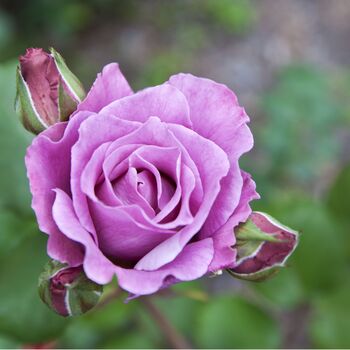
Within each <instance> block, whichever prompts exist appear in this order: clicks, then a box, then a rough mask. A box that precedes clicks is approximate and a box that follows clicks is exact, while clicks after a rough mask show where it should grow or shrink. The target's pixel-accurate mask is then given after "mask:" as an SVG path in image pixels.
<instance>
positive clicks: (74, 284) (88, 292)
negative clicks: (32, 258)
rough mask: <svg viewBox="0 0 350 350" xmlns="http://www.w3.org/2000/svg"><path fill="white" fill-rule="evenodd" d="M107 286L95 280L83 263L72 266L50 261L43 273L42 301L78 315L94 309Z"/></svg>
mask: <svg viewBox="0 0 350 350" xmlns="http://www.w3.org/2000/svg"><path fill="white" fill-rule="evenodd" d="M102 292H103V286H101V285H99V284H97V283H95V282H93V281H91V280H90V279H88V278H87V276H86V275H85V273H84V270H83V268H82V266H78V267H68V266H67V265H65V264H62V263H60V262H58V261H55V260H51V261H49V262H48V263H47V264H46V266H45V268H44V271H43V272H42V273H41V275H40V276H39V295H40V298H41V299H42V301H43V302H44V303H45V304H46V305H47V306H48V307H49V308H50V309H52V310H53V311H55V312H56V313H58V314H59V315H61V316H64V317H67V316H78V315H82V314H84V313H86V312H87V311H89V310H90V309H92V308H93V307H94V306H95V305H96V304H97V303H98V301H99V299H100V296H101V295H102Z"/></svg>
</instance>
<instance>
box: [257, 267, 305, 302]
mask: <svg viewBox="0 0 350 350" xmlns="http://www.w3.org/2000/svg"><path fill="white" fill-rule="evenodd" d="M251 287H252V288H255V290H256V291H258V292H260V293H261V294H262V295H264V296H265V297H266V298H268V299H269V300H270V301H271V302H273V303H274V304H275V305H278V306H281V307H283V308H292V307H294V306H296V305H298V304H299V303H301V302H302V301H303V300H304V299H305V293H304V291H303V287H302V285H301V283H300V280H299V278H298V275H297V273H296V271H295V269H293V268H286V269H283V270H281V271H280V272H279V273H278V274H277V275H276V276H275V277H274V278H271V279H270V280H267V281H265V282H264V283H256V284H252V285H251Z"/></svg>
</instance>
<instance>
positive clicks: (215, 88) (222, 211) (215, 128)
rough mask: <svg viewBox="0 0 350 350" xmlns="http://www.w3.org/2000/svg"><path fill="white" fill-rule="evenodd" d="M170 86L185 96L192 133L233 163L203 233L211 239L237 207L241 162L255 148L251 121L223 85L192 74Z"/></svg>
mask: <svg viewBox="0 0 350 350" xmlns="http://www.w3.org/2000/svg"><path fill="white" fill-rule="evenodd" d="M169 83H170V84H172V85H174V86H176V87H177V88H178V89H179V90H180V91H182V92H183V93H184V95H185V96H186V98H187V101H188V104H189V106H190V116H191V120H192V123H193V129H194V130H195V131H196V132H198V133H199V134H200V135H202V136H204V137H205V138H208V139H210V140H212V141H214V142H215V143H216V144H217V145H219V146H220V147H221V148H222V149H223V150H225V151H226V152H227V154H228V156H229V159H230V163H231V167H230V172H229V174H228V175H227V176H226V177H225V178H224V179H223V180H222V183H221V184H222V190H221V191H220V193H219V195H218V198H217V199H216V201H215V203H214V205H213V209H212V210H211V212H210V214H209V217H208V219H207V220H206V222H205V224H204V227H203V228H202V230H201V231H202V234H203V237H209V236H210V235H211V234H212V233H213V232H215V231H216V230H217V229H218V228H220V227H221V226H222V225H223V224H224V223H225V222H226V221H227V220H228V219H229V217H230V216H231V215H232V213H233V211H234V209H235V208H236V206H237V204H238V201H239V195H240V193H241V189H242V184H243V181H242V178H241V174H240V168H239V165H238V159H239V157H240V156H241V155H242V154H243V153H245V152H247V151H249V150H250V149H251V148H252V147H253V137H252V134H251V132H250V130H249V128H248V127H247V125H246V123H247V122H248V121H249V118H248V116H247V115H246V113H245V111H244V109H243V108H241V107H240V106H239V105H238V101H237V97H236V96H235V94H234V93H233V92H232V91H231V90H230V89H229V88H228V87H227V86H225V85H223V84H218V83H216V82H214V81H212V80H209V79H204V78H198V77H195V76H193V75H191V74H178V75H174V76H172V77H171V78H170V79H169Z"/></svg>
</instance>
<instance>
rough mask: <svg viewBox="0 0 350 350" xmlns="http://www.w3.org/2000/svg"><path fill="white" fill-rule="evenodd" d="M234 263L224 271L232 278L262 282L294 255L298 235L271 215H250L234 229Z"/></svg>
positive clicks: (260, 213)
mask: <svg viewBox="0 0 350 350" xmlns="http://www.w3.org/2000/svg"><path fill="white" fill-rule="evenodd" d="M235 236H236V244H235V246H234V247H233V248H234V249H236V250H237V261H236V263H235V266H234V267H233V268H231V269H228V270H227V271H228V272H229V273H230V274H231V275H233V276H234V277H237V278H240V279H244V280H249V281H264V280H266V279H267V278H269V277H272V276H273V275H275V274H276V273H277V272H278V271H279V270H280V269H281V268H282V267H284V266H285V264H286V262H287V260H288V258H289V257H290V256H291V254H292V253H293V252H294V250H295V248H296V246H297V244H298V240H299V234H298V232H297V231H295V230H292V229H291V228H289V227H287V226H285V225H282V224H281V223H280V222H278V221H277V220H275V219H274V218H272V217H271V216H270V215H268V214H266V213H262V212H253V213H252V214H251V216H250V217H249V219H248V220H247V221H246V222H245V223H243V224H241V225H239V226H238V227H237V228H236V229H235Z"/></svg>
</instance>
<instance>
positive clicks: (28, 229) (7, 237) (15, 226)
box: [0, 208, 38, 257]
mask: <svg viewBox="0 0 350 350" xmlns="http://www.w3.org/2000/svg"><path fill="white" fill-rule="evenodd" d="M0 209H1V210H0V227H1V233H0V257H2V256H4V255H6V254H9V253H11V252H12V251H13V250H14V249H16V248H17V247H18V246H19V245H20V243H21V242H22V241H23V240H24V239H26V238H27V237H29V236H31V235H33V233H34V232H35V233H37V230H38V229H37V224H36V221H35V219H34V217H22V216H18V214H16V213H15V212H13V211H11V210H8V209H6V208H0Z"/></svg>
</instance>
